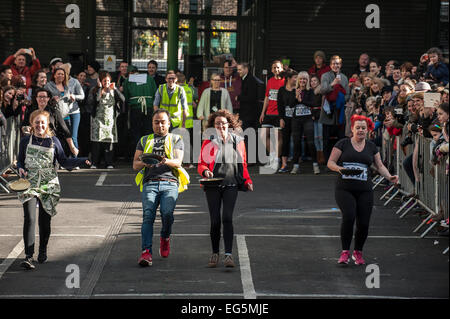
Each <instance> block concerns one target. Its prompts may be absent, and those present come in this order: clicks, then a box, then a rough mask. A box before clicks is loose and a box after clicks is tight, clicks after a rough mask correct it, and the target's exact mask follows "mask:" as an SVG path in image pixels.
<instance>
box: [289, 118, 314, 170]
mask: <svg viewBox="0 0 450 319" xmlns="http://www.w3.org/2000/svg"><path fill="white" fill-rule="evenodd" d="M303 135H304V136H305V138H306V143H307V145H308V149H309V150H310V152H311V157H312V161H313V162H317V159H316V155H317V154H316V146H315V145H314V122H313V120H312V118H311V117H310V116H303V117H300V118H294V119H292V137H293V139H294V158H293V163H294V164H298V162H299V160H300V156H301V153H302V138H303ZM283 144H284V141H283Z"/></svg>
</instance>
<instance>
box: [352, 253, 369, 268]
mask: <svg viewBox="0 0 450 319" xmlns="http://www.w3.org/2000/svg"><path fill="white" fill-rule="evenodd" d="M352 259H353V260H354V261H355V265H365V264H366V262H365V261H364V259H363V256H362V251H360V250H354V251H353V255H352Z"/></svg>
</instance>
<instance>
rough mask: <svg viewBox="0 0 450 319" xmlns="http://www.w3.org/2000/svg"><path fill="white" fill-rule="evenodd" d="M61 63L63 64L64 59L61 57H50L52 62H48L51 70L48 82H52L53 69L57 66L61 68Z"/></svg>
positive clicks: (48, 73)
mask: <svg viewBox="0 0 450 319" xmlns="http://www.w3.org/2000/svg"><path fill="white" fill-rule="evenodd" d="M61 65H63V60H62V59H61V58H60V57H57V56H54V57H52V58H51V59H50V62H49V64H48V67H49V69H50V71H49V72H47V82H50V80H51V79H52V74H53V71H54V70H55V69H56V68H59V67H60V66H61Z"/></svg>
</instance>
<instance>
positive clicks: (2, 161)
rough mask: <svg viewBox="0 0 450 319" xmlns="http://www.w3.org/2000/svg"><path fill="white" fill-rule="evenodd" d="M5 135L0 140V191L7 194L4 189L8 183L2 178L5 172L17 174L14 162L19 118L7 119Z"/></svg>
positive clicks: (17, 150)
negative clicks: (10, 171)
mask: <svg viewBox="0 0 450 319" xmlns="http://www.w3.org/2000/svg"><path fill="white" fill-rule="evenodd" d="M6 122H7V124H6V135H4V136H2V138H1V145H0V189H3V190H4V191H5V192H6V193H9V192H10V191H9V189H8V188H7V187H6V185H7V184H8V181H7V180H6V179H5V178H4V177H3V174H5V173H6V172H7V171H9V170H12V171H13V172H15V173H16V174H17V171H16V169H15V161H16V158H17V154H18V152H19V143H20V120H19V117H13V116H11V117H9V118H7V119H6Z"/></svg>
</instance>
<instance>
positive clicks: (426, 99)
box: [423, 93, 441, 108]
mask: <svg viewBox="0 0 450 319" xmlns="http://www.w3.org/2000/svg"><path fill="white" fill-rule="evenodd" d="M440 102H441V93H424V94H423V103H424V106H425V107H436V108H437V107H438V106H439V104H440Z"/></svg>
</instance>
